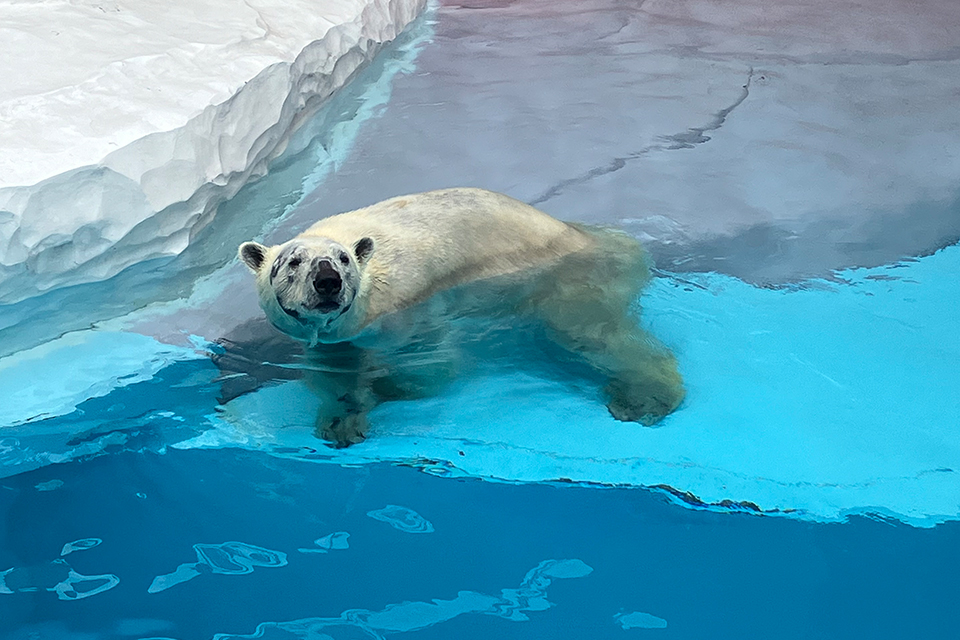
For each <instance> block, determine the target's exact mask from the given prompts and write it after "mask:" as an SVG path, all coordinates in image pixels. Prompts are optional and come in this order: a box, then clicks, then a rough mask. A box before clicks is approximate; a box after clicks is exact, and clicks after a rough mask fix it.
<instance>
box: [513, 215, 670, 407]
mask: <svg viewBox="0 0 960 640" xmlns="http://www.w3.org/2000/svg"><path fill="white" fill-rule="evenodd" d="M597 237H598V240H599V245H600V249H599V250H598V251H596V252H591V253H581V254H576V255H573V256H570V257H569V258H568V259H566V260H564V261H563V262H561V263H560V264H559V265H558V266H557V267H556V268H555V269H553V270H551V271H549V272H547V273H546V274H544V277H543V278H542V279H541V281H540V283H539V286H538V287H537V289H536V293H535V295H534V296H533V298H532V302H533V307H532V308H531V311H533V312H534V313H535V315H536V316H537V317H539V318H540V319H541V320H542V321H543V322H544V324H545V325H546V327H547V330H548V332H549V334H550V336H551V338H552V339H553V341H554V342H556V343H557V344H558V345H559V346H561V347H563V348H564V349H565V350H566V351H568V352H570V353H571V354H574V355H575V356H577V357H578V358H579V359H581V360H583V361H584V362H586V363H587V364H588V365H590V367H592V368H593V369H594V370H596V371H597V372H598V373H600V374H602V375H604V376H605V377H606V378H607V380H608V383H607V385H606V387H605V389H604V393H605V395H606V398H607V401H608V405H607V407H608V409H609V410H610V413H611V414H612V415H613V417H614V418H616V419H617V420H623V421H629V422H639V423H641V424H644V425H652V424H654V423H656V422H658V421H659V420H660V419H661V418H663V417H664V416H666V415H667V414H669V413H670V412H672V411H673V410H675V409H676V408H677V407H678V406H679V405H680V403H681V401H682V400H683V397H684V395H685V392H684V388H683V380H682V378H681V376H680V372H679V370H678V368H677V361H676V359H675V358H674V357H673V355H672V354H671V353H670V352H669V351H668V350H667V348H666V347H665V346H663V345H662V344H660V343H659V342H658V341H657V340H656V338H654V337H653V336H651V335H649V334H648V333H647V332H646V331H644V329H643V328H642V327H641V326H640V318H639V317H638V316H637V315H636V314H635V313H634V312H633V307H634V304H635V302H636V299H637V297H638V296H639V294H640V290H641V289H642V287H643V285H644V284H646V282H647V281H648V280H649V270H648V268H647V261H646V256H645V254H644V253H643V249H642V248H641V247H640V245H639V243H637V242H636V241H635V240H633V239H632V238H630V237H629V236H626V235H624V234H619V233H612V232H601V233H599V234H598V236H597Z"/></svg>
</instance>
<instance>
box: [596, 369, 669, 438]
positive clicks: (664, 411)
mask: <svg viewBox="0 0 960 640" xmlns="http://www.w3.org/2000/svg"><path fill="white" fill-rule="evenodd" d="M606 395H607V397H608V398H609V399H610V402H609V403H608V404H607V409H609V410H610V415H612V416H613V417H614V418H616V419H617V420H620V421H622V422H639V423H640V424H642V425H644V426H647V427H649V426H652V425H654V424H656V423H658V422H660V420H662V419H663V418H664V417H665V416H667V415H668V414H669V413H670V412H672V411H673V410H674V409H676V408H677V407H678V406H680V402H681V401H682V400H683V396H684V391H683V387H680V386H672V385H669V384H664V383H653V384H650V383H647V384H627V383H624V382H622V381H619V380H614V381H612V382H611V383H610V384H608V385H607V388H606Z"/></svg>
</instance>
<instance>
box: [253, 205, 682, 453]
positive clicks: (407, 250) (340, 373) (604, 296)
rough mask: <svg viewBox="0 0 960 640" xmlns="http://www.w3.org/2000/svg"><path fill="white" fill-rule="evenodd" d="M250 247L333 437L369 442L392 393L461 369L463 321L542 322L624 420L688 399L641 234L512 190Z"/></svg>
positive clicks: (417, 391) (259, 281) (350, 216)
mask: <svg viewBox="0 0 960 640" xmlns="http://www.w3.org/2000/svg"><path fill="white" fill-rule="evenodd" d="M239 256H240V259H241V260H242V261H243V262H244V264H246V265H247V267H249V268H250V270H251V271H253V273H254V274H255V276H256V286H257V290H258V293H259V299H260V306H261V307H262V308H263V311H264V312H265V314H266V316H267V318H268V319H269V321H270V322H271V323H272V324H273V325H274V327H276V328H277V329H279V330H280V331H281V332H283V333H285V334H287V335H289V336H291V337H293V338H295V339H297V340H299V341H301V342H302V343H305V344H306V345H307V346H308V349H307V351H308V352H309V353H311V354H312V356H311V357H312V358H313V359H314V360H316V362H314V364H313V365H312V366H310V367H309V368H310V369H311V371H312V373H313V375H312V376H311V379H312V382H311V385H312V386H313V387H314V388H315V389H316V390H317V391H318V392H321V393H323V394H325V399H324V400H323V406H324V407H325V408H324V410H323V411H322V413H323V415H321V416H320V417H319V418H318V422H317V433H318V435H319V436H320V437H322V438H325V439H327V440H329V441H331V442H332V444H333V446H347V445H349V444H353V443H355V442H359V441H361V440H362V439H363V438H364V437H365V434H366V430H367V418H366V414H367V413H368V412H369V411H370V410H371V409H372V408H374V407H375V406H376V405H377V404H378V403H380V402H383V401H385V400H392V399H401V398H409V397H420V396H423V395H426V394H430V393H433V392H435V390H436V387H437V386H438V385H439V384H442V382H443V381H446V380H449V379H450V378H451V377H452V376H454V375H455V374H456V371H457V369H458V357H457V351H458V350H457V348H456V344H457V341H456V340H452V339H451V338H450V335H451V331H450V329H451V327H453V326H455V325H457V322H456V320H457V318H463V317H473V318H476V317H478V316H489V317H496V318H500V319H501V326H504V322H505V323H506V326H509V325H510V323H511V322H515V323H526V324H527V325H530V324H534V325H536V326H538V327H541V328H542V330H543V333H544V334H545V335H547V336H549V338H550V339H551V341H552V342H553V343H554V344H556V345H558V346H559V347H561V349H560V351H561V352H562V353H564V354H566V356H568V357H570V358H571V359H574V360H579V361H580V362H581V363H582V364H585V365H587V367H588V368H589V370H590V371H593V372H594V374H599V375H600V376H602V379H603V380H604V381H605V382H606V386H605V388H604V393H605V396H606V400H607V402H608V404H607V406H608V408H609V410H610V413H611V414H612V415H613V416H614V417H615V418H617V419H618V420H622V421H635V422H640V423H642V424H646V425H649V424H653V423H655V422H657V421H659V420H660V419H661V418H662V417H664V416H665V415H667V414H668V413H670V412H671V411H673V410H674V409H676V408H677V407H678V406H679V404H680V402H681V401H682V399H683V397H684V390H683V383H682V380H681V376H680V374H679V372H678V369H677V362H676V360H675V358H674V357H673V356H672V354H670V353H669V351H668V350H667V349H666V348H665V347H663V346H662V345H661V344H660V343H659V342H657V341H656V340H655V339H654V338H652V337H651V336H650V335H648V334H647V333H646V332H645V331H644V330H643V329H641V327H640V323H639V319H638V318H637V317H636V316H635V314H634V313H633V311H632V310H633V309H634V308H635V302H636V298H637V296H638V295H639V292H640V289H641V288H642V287H643V285H644V284H645V283H646V282H647V281H648V280H649V269H648V264H647V259H646V255H645V252H644V251H643V249H642V247H641V246H640V244H639V243H638V242H637V241H636V240H634V239H633V238H631V237H630V236H628V235H626V234H624V233H621V232H617V231H612V230H603V229H591V228H587V227H581V226H577V225H573V224H568V223H565V222H561V221H559V220H557V219H555V218H552V217H550V216H549V215H547V214H545V213H543V212H541V211H539V210H537V209H535V208H533V207H531V206H529V205H527V204H525V203H523V202H520V201H518V200H515V199H513V198H510V197H508V196H505V195H502V194H498V193H494V192H491V191H486V190H483V189H474V188H455V189H444V190H439V191H430V192H427V193H419V194H413V195H406V196H400V197H396V198H392V199H389V200H385V201H383V202H380V203H378V204H374V205H372V206H369V207H366V208H363V209H358V210H355V211H350V212H347V213H342V214H339V215H335V216H332V217H329V218H326V219H323V220H321V221H319V222H317V223H316V224H314V225H313V226H311V227H310V228H309V229H307V230H306V231H304V232H303V233H301V234H300V235H298V236H297V237H295V238H293V239H292V240H290V241H288V242H285V243H283V244H280V245H276V246H271V247H267V246H264V245H262V244H259V243H257V242H245V243H243V244H242V245H241V246H240V248H239ZM504 317H509V318H511V319H510V320H507V321H504V320H503V318H504ZM461 329H462V326H461ZM472 331H474V332H477V330H476V329H472Z"/></svg>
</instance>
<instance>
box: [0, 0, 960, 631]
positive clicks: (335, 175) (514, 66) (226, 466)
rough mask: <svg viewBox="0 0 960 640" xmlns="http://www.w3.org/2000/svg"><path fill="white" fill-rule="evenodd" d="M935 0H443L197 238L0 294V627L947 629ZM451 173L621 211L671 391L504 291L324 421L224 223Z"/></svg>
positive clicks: (285, 229) (957, 68)
mask: <svg viewBox="0 0 960 640" xmlns="http://www.w3.org/2000/svg"><path fill="white" fill-rule="evenodd" d="M958 21H960V16H958V14H957V11H956V8H955V7H954V5H953V4H952V3H942V4H938V3H936V2H933V1H932V0H930V1H928V2H925V3H922V6H919V7H918V6H916V5H914V4H909V3H900V2H896V1H894V0H889V1H886V2H881V3H879V4H878V5H877V6H876V7H868V6H860V5H856V6H854V5H851V6H844V7H834V5H833V4H831V3H822V4H818V3H803V4H797V5H793V4H790V3H777V4H776V5H774V6H771V5H769V3H755V4H752V3H750V2H747V1H746V0H744V1H741V2H739V3H737V4H730V3H710V2H702V3H695V2H684V3H677V2H660V1H658V0H647V2H644V3H634V2H615V1H613V0H588V1H585V2H572V1H571V2H556V1H554V2H546V1H543V2H540V1H523V2H485V1H482V0H470V1H466V0H464V1H462V2H452V1H451V2H445V3H444V4H442V5H441V6H439V7H435V8H433V9H432V10H431V11H430V12H429V13H428V15H426V16H425V17H424V18H422V19H421V20H419V21H418V22H417V23H416V24H415V25H414V26H413V27H412V28H411V29H410V30H409V31H408V33H407V34H406V35H405V36H404V37H403V38H401V39H399V40H398V41H397V42H396V43H394V44H393V45H391V46H390V47H388V48H387V49H385V50H384V51H383V52H382V54H381V55H380V56H379V57H378V58H377V59H376V60H375V61H374V63H373V64H371V65H370V66H369V67H368V68H366V69H365V70H364V72H363V73H362V74H361V75H360V76H358V77H357V78H356V79H355V80H354V82H353V83H352V84H351V85H350V86H349V87H348V88H347V89H346V90H345V91H343V92H342V93H341V94H340V95H338V96H337V97H335V98H334V99H333V100H332V101H331V102H330V103H329V104H328V105H327V106H326V107H324V108H323V109H322V110H321V112H320V113H318V114H317V116H316V117H315V118H314V119H312V120H311V121H310V122H309V123H308V124H307V125H306V126H305V128H304V129H303V130H301V131H300V132H299V133H298V134H297V136H296V137H295V139H294V140H293V141H292V142H291V144H290V146H289V148H288V150H287V152H286V154H285V155H284V156H283V157H282V158H281V159H280V160H279V161H277V163H275V164H274V166H273V167H272V168H271V171H270V173H269V175H267V176H266V177H265V178H263V179H262V180H260V181H258V182H256V183H254V184H251V185H249V186H248V187H246V188H244V189H243V190H242V191H241V193H240V194H239V195H238V196H237V197H235V198H234V199H233V200H231V201H229V202H225V203H223V204H222V205H221V207H220V211H219V212H218V215H217V218H216V220H215V221H214V222H213V223H212V224H211V225H210V226H208V227H207V228H205V229H204V230H203V232H202V233H200V234H199V235H198V236H197V237H195V238H194V239H193V242H192V244H191V246H190V248H189V249H188V250H187V251H186V252H185V253H183V254H182V255H180V256H178V257H176V258H167V259H157V260H152V261H149V262H145V263H143V264H140V265H137V266H135V267H132V268H130V269H128V270H127V271H125V272H124V273H122V274H120V275H119V276H117V277H115V278H113V279H112V280H110V281H107V282H103V283H95V284H89V285H83V286H78V287H71V288H66V289H60V290H55V291H52V292H49V293H47V294H45V295H43V296H40V297H37V298H32V299H29V300H26V301H23V302H20V303H18V304H16V305H9V306H6V307H0V389H3V402H2V403H0V476H2V477H3V479H2V480H0V514H2V516H0V523H2V528H0V638H11V639H13V638H29V637H44V638H46V637H55V638H78V639H79V638H91V637H92V638H176V639H178V640H183V639H186V638H194V637H200V638H210V637H219V638H284V639H288V638H304V639H306V638H334V639H337V640H339V639H341V638H342V639H356V638H388V637H394V636H395V635H396V636H401V635H404V634H406V635H407V636H410V637H414V636H415V637H418V638H434V637H436V638H441V637H443V638H449V637H456V638H587V637H589V638H621V637H626V636H628V635H630V636H632V635H638V636H639V635H654V634H656V635H660V636H663V637H668V636H669V637H677V638H707V637H711V638H737V639H742V638H770V637H776V638H809V637H828V638H850V637H871V638H881V637H891V638H894V637H896V638H902V637H949V634H950V633H952V632H953V627H952V624H953V623H952V620H948V616H947V614H946V612H948V611H950V610H952V607H953V605H954V600H955V594H956V592H957V589H956V578H955V575H954V574H955V568H956V566H958V562H960V557H958V549H960V544H958V542H960V530H958V526H960V523H958V522H957V521H958V520H960V439H958V437H957V432H956V426H957V424H960V396H958V392H957V389H960V366H958V365H957V363H958V362H960V341H958V340H957V334H958V329H960V286H958V284H957V279H956V274H957V273H958V272H960V246H958V245H957V244H956V243H957V239H958V237H960V195H958V194H960V192H958V190H957V189H958V187H957V184H958V181H957V177H958V176H960V111H958V110H956V109H954V108H952V107H951V106H950V105H952V104H953V102H955V98H956V94H957V92H958V91H960V63H958V58H960V53H958V51H960V50H958V49H957V43H956V41H955V35H952V34H955V33H956V29H950V28H947V27H948V26H949V25H951V24H957V22H958ZM951 38H953V39H951ZM456 185H462V186H479V187H485V188H488V189H493V190H497V191H502V192H505V193H508V194H509V195H512V196H514V197H516V198H519V199H521V200H524V201H526V202H530V203H533V204H535V205H536V206H538V207H539V208H541V209H543V210H544V211H547V212H549V213H551V214H553V215H555V216H557V217H559V218H562V219H566V220H571V221H576V222H583V223H591V224H602V225H606V226H612V227H615V228H619V229H622V230H625V231H627V232H628V233H631V234H633V235H635V236H636V237H638V238H639V239H640V240H641V241H643V243H644V245H645V246H646V247H647V249H648V250H649V252H650V254H651V256H652V258H653V259H654V261H655V263H656V269H655V277H654V278H653V281H652V282H651V283H650V284H649V285H648V287H647V288H646V290H645V291H644V293H643V295H642V296H641V300H640V301H639V303H638V308H642V312H641V313H642V315H641V318H642V322H643V325H644V328H645V329H646V330H648V331H649V332H651V334H652V335H654V336H656V337H657V339H659V340H660V341H662V342H663V343H664V344H666V345H667V346H668V347H669V348H670V349H671V350H672V351H673V352H674V353H675V354H676V356H677V359H678V361H679V362H680V367H681V370H682V372H683V375H684V378H685V380H686V383H687V388H688V395H687V398H686V400H685V402H684V404H683V405H681V407H680V409H679V410H678V411H677V412H676V413H674V414H673V415H671V416H669V417H668V418H667V419H666V420H664V421H663V422H662V423H660V424H659V425H658V426H657V427H656V428H643V427H640V426H638V425H636V424H629V423H619V422H616V421H615V420H613V418H612V417H610V415H609V413H608V411H607V409H606V407H605V406H604V402H603V400H602V393H601V386H602V385H601V382H602V381H598V380H594V379H591V378H590V376H588V375H587V376H584V375H580V374H582V372H580V374H578V375H574V374H575V373H577V372H570V371H567V370H564V369H562V368H560V369H557V368H552V369H551V368H550V367H548V366H546V365H544V364H543V363H544V362H545V361H546V360H549V358H545V354H546V355H549V353H547V352H548V351H549V347H547V348H546V349H545V347H544V345H543V343H542V342H538V341H537V340H533V339H528V337H529V336H528V335H527V334H525V333H523V331H522V330H520V329H522V328H517V327H511V326H510V325H509V323H508V324H507V325H506V326H504V325H498V326H497V327H495V328H494V329H491V330H490V331H489V332H488V333H486V334H484V335H483V336H481V337H482V338H484V340H485V344H486V345H487V347H489V349H490V350H489V351H488V352H486V356H477V357H475V359H474V361H473V362H472V366H471V367H469V369H468V370H464V371H463V372H462V375H461V376H459V377H458V378H456V379H455V380H453V381H452V382H450V383H449V384H446V385H444V386H443V387H442V388H440V389H438V391H437V394H436V395H434V396H432V397H428V398H424V399H421V400H416V401H405V402H390V403H385V404H383V405H381V406H380V407H378V408H377V409H376V410H375V411H374V412H372V414H371V416H370V418H371V433H370V437H369V438H368V440H367V441H365V442H364V443H362V444H359V445H356V446H352V447H349V448H347V449H345V450H342V451H334V450H332V449H329V448H328V447H326V446H324V444H323V442H321V441H320V440H318V439H317V438H316V437H315V436H314V434H313V426H314V425H313V419H314V416H315V414H316V412H317V409H318V403H319V402H320V401H319V399H318V398H317V396H316V394H314V393H312V392H311V391H310V390H309V389H308V388H307V386H306V385H305V384H304V382H303V380H302V376H301V371H300V370H299V369H298V367H302V366H303V360H302V358H301V356H300V351H299V347H297V345H295V344H293V343H292V342H290V341H289V340H285V339H284V338H282V337H281V336H279V335H278V334H276V333H275V332H273V331H272V329H270V327H269V326H267V325H266V323H265V321H264V320H263V317H262V313H261V312H260V310H259V308H258V306H257V303H256V296H255V292H254V289H253V283H252V278H251V277H250V275H249V274H248V273H247V272H246V270H245V269H244V268H243V267H242V265H239V264H238V263H237V262H236V261H235V259H234V257H233V256H234V252H235V250H236V246H237V245H238V244H239V243H240V242H241V241H243V240H248V239H252V238H256V239H258V240H259V241H262V242H280V241H283V240H286V239H288V238H289V237H291V236H292V235H293V234H295V233H297V232H298V231H300V230H302V229H304V228H306V226H308V225H309V224H310V223H311V222H312V221H313V220H315V219H317V218H318V217H322V216H326V215H330V214H333V213H336V212H339V211H345V210H349V209H353V208H356V207H360V206H363V205H367V204H370V203H373V202H375V201H378V200H381V199H384V198H387V197H390V196H394V195H397V194H401V193H410V192H416V191H422V190H426V189H432V188H441V187H449V186H456ZM513 329H517V330H516V331H514V330H513ZM478 341H479V340H478ZM567 373H569V374H570V375H566V374H567ZM225 374H227V375H226V376H225ZM613 487H616V488H613ZM64 600H71V601H73V600H78V601H79V600H82V602H63V601H64ZM68 607H69V609H68ZM217 634H220V635H217Z"/></svg>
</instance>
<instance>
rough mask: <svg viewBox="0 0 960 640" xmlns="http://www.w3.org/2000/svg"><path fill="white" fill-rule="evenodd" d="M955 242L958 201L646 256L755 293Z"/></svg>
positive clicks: (656, 248) (678, 246)
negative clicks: (727, 279)
mask: <svg viewBox="0 0 960 640" xmlns="http://www.w3.org/2000/svg"><path fill="white" fill-rule="evenodd" d="M957 242H960V195H958V196H957V197H956V198H954V199H953V200H952V201H940V202H917V203H914V204H913V205H912V206H910V207H908V208H906V209H904V210H898V211H884V212H873V213H872V214H871V215H851V216H848V217H830V216H825V217H821V218H814V219H811V220H799V221H793V222H789V223H786V222H785V223H772V222H766V223H762V224H756V225H753V226H750V227H748V228H746V229H743V230H741V231H740V232H738V233H733V234H730V235H724V236H717V237H712V238H704V239H698V240H686V241H685V240H679V241H674V242H671V243H669V244H666V243H662V242H658V241H657V240H652V241H651V242H649V243H648V248H649V249H650V252H651V254H652V255H653V256H654V258H655V260H656V262H657V266H658V268H660V269H662V270H666V271H672V272H677V273H690V272H701V273H703V272H715V273H723V274H727V275H731V276H734V277H735V278H739V279H741V280H744V281H745V282H749V283H751V284H756V285H760V286H780V285H785V284H795V283H798V282H802V281H804V280H808V279H815V278H826V279H828V280H829V279H833V276H834V274H835V273H836V272H837V271H841V270H844V269H848V268H857V267H862V268H872V267H879V266H882V265H886V264H894V263H897V262H899V261H901V260H908V259H911V258H921V257H924V256H928V255H932V254H933V253H935V252H936V251H938V250H940V249H942V248H944V247H948V246H951V245H954V244H956V243H957Z"/></svg>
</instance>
